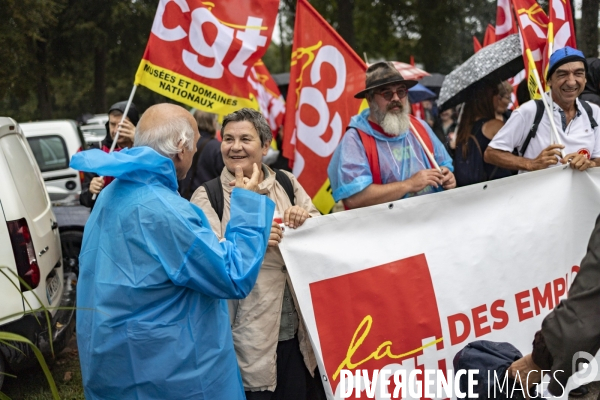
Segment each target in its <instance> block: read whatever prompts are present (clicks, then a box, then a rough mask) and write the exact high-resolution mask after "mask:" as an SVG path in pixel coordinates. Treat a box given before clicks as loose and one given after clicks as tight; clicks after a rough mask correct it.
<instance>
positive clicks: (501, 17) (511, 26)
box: [495, 0, 518, 41]
mask: <svg viewBox="0 0 600 400" xmlns="http://www.w3.org/2000/svg"><path fill="white" fill-rule="evenodd" d="M517 32H518V31H517V26H516V25H515V20H514V18H513V14H512V12H511V10H510V0H498V7H497V9H496V31H495V36H496V41H499V40H502V39H504V38H505V37H507V36H510V35H512V34H513V33H517Z"/></svg>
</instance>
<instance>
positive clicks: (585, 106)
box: [579, 100, 598, 130]
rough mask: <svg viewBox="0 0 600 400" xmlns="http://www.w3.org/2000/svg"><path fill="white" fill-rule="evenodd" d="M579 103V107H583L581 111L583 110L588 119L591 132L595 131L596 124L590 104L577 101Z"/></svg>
mask: <svg viewBox="0 0 600 400" xmlns="http://www.w3.org/2000/svg"><path fill="white" fill-rule="evenodd" d="M579 101H580V102H581V106H582V107H583V109H584V110H585V112H586V113H587V115H588V118H589V119H590V125H591V126H592V130H594V129H596V127H597V126H598V124H597V123H596V120H595V119H594V112H593V111H592V107H591V106H590V103H588V102H587V101H585V100H579Z"/></svg>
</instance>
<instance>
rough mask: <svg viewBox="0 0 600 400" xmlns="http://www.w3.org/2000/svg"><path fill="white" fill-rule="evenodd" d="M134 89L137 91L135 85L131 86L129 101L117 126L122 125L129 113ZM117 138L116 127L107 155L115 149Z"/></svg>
mask: <svg viewBox="0 0 600 400" xmlns="http://www.w3.org/2000/svg"><path fill="white" fill-rule="evenodd" d="M136 89H137V85H133V88H132V89H131V94H130V95H129V100H127V105H126V106H125V111H123V116H121V122H119V125H120V124H122V123H123V121H125V118H126V117H127V113H128V112H129V107H130V106H131V103H132V102H133V96H134V95H135V90H136ZM118 138H119V128H118V127H117V133H115V138H114V139H113V142H112V145H111V146H110V151H109V153H112V152H113V150H114V149H115V146H116V145H117V139H118Z"/></svg>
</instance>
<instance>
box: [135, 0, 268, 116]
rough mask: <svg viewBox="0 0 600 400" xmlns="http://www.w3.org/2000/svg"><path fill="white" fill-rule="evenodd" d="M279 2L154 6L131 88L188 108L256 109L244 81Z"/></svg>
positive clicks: (192, 1) (190, 1) (185, 0)
mask: <svg viewBox="0 0 600 400" xmlns="http://www.w3.org/2000/svg"><path fill="white" fill-rule="evenodd" d="M278 7H279V0H247V1H243V2H240V1H238V0H219V1H218V2H215V3H212V2H208V1H202V0H160V2H159V4H158V8H157V10H156V16H155V18H154V23H153V24H152V31H151V33H150V38H149V39H148V44H147V46H146V51H145V52H144V56H143V58H142V61H141V63H140V66H139V68H138V71H137V73H136V75H135V84H136V85H143V86H146V87H147V88H149V89H151V90H153V91H155V92H157V93H160V94H162V95H163V96H167V97H169V98H171V99H173V100H176V101H179V102H181V103H184V104H186V105H189V106H191V107H195V108H198V109H201V110H205V111H209V112H212V113H215V114H228V113H230V112H232V111H235V110H237V109H240V108H242V107H251V108H254V109H258V104H257V102H256V100H255V99H254V98H253V96H251V94H250V85H249V83H248V75H249V74H250V69H251V68H252V66H253V65H254V64H255V63H256V62H257V61H258V60H260V58H261V57H262V55H263V54H264V53H265V52H266V50H267V47H269V42H270V41H271V36H272V33H273V27H274V25H275V19H276V18H277V11H278Z"/></svg>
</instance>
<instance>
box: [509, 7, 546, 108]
mask: <svg viewBox="0 0 600 400" xmlns="http://www.w3.org/2000/svg"><path fill="white" fill-rule="evenodd" d="M512 2H513V8H514V10H515V14H516V16H517V22H518V24H519V30H520V32H521V40H522V43H523V61H524V63H525V72H526V76H527V86H528V88H529V94H530V96H531V98H539V97H540V94H539V92H538V87H537V83H536V81H535V78H534V76H533V70H534V69H536V70H537V71H538V74H539V76H540V80H541V84H542V87H544V74H543V69H542V62H543V55H544V51H545V49H546V37H547V34H548V22H549V21H548V16H547V15H546V13H545V12H544V10H543V9H542V7H540V5H539V4H538V3H537V2H536V1H535V0H512Z"/></svg>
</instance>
